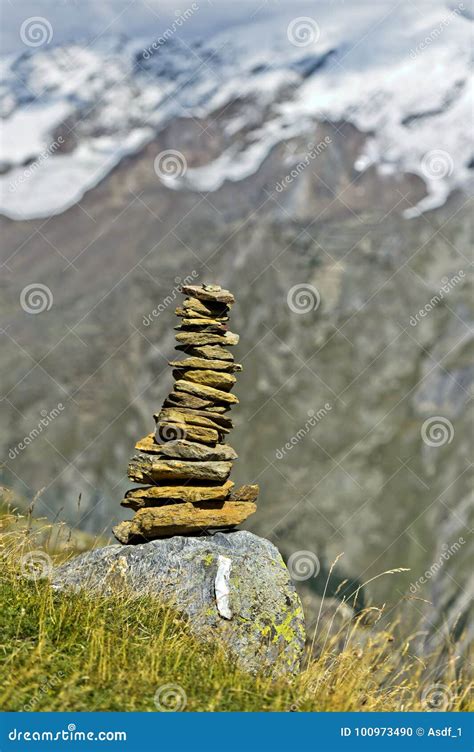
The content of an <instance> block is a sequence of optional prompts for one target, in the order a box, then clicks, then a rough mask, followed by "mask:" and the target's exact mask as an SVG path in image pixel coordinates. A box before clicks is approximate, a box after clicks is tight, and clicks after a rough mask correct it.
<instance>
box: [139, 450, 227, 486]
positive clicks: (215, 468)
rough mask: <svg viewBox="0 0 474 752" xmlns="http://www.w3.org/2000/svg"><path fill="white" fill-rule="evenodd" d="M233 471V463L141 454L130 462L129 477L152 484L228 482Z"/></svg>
mask: <svg viewBox="0 0 474 752" xmlns="http://www.w3.org/2000/svg"><path fill="white" fill-rule="evenodd" d="M231 470H232V462H223V461H219V460H216V461H212V460H183V459H168V458H167V457H166V458H161V457H156V456H155V455H152V454H139V455H137V456H136V457H132V459H131V460H130V463H129V465H128V477H129V478H130V479H131V480H134V481H135V482H136V483H150V481H155V480H158V481H159V480H170V481H179V480H198V481H207V480H213V481H217V482H223V481H225V480H227V478H228V477H229V475H230V471H231Z"/></svg>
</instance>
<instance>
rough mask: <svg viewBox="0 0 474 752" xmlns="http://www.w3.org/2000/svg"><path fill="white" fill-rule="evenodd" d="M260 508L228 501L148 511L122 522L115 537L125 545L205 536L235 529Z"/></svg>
mask: <svg viewBox="0 0 474 752" xmlns="http://www.w3.org/2000/svg"><path fill="white" fill-rule="evenodd" d="M255 510H256V505H255V504H253V503H252V502H250V501H224V502H208V503H200V502H199V503H197V504H191V503H188V502H184V503H182V504H169V505H167V506H163V507H145V508H144V509H140V510H138V512H137V513H136V514H135V516H134V518H133V519H132V520H130V521H127V522H121V523H119V524H118V525H117V526H116V527H114V528H113V533H114V535H115V537H116V538H117V540H119V541H120V542H121V543H130V542H133V541H134V540H135V539H144V540H153V539H154V538H159V537H163V536H166V535H187V534H192V533H194V534H196V533H197V534H199V533H205V532H206V531H207V530H213V529H219V528H227V527H235V525H239V524H240V523H241V522H243V521H244V520H246V519H247V517H250V515H251V514H253V513H254V512H255Z"/></svg>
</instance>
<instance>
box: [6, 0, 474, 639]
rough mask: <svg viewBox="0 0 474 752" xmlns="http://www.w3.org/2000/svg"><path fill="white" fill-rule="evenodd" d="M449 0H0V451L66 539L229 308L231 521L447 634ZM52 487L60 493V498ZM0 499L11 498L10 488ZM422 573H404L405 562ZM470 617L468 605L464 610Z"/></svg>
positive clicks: (463, 375)
mask: <svg viewBox="0 0 474 752" xmlns="http://www.w3.org/2000/svg"><path fill="white" fill-rule="evenodd" d="M472 18H473V12H472V5H471V4H470V3H468V2H467V0H466V2H460V3H455V2H446V0H430V2H426V3H425V2H417V3H412V2H408V1H406V2H405V1H402V2H400V3H395V2H381V3H369V2H367V3H365V2H349V1H346V2H343V1H339V2H338V1H337V0H336V1H335V2H330V1H329V0H328V2H322V1H320V2H312V3H304V2H301V3H300V2H298V3H289V2H288V3H285V2H283V1H282V2H279V3H278V2H262V3H261V4H259V3H257V2H254V3H252V2H242V3H239V4H238V7H236V4H231V3H228V4H227V3H224V2H217V1H214V2H213V3H207V2H206V3H198V2H196V3H187V4H186V7H185V4H181V5H180V7H179V9H178V8H177V7H176V4H173V3H165V4H163V3H157V2H154V0H149V2H142V1H141V0H135V1H133V0H132V2H128V3H127V2H122V0H110V1H109V2H102V3H100V4H97V3H95V4H94V3H92V2H81V3H80V4H79V3H75V2H73V1H70V2H54V3H53V2H47V1H46V0H43V2H35V3H29V2H21V3H20V2H18V3H15V2H13V3H9V2H6V1H5V2H4V3H3V4H2V20H3V25H2V26H3V36H2V51H3V56H2V85H1V97H0V107H1V114H2V118H3V120H2V138H1V148H0V166H1V174H0V212H1V217H0V225H1V234H2V249H1V252H0V266H1V275H0V288H1V299H0V313H1V332H0V335H1V342H2V350H1V354H2V357H1V365H0V368H1V385H2V386H1V394H0V409H1V414H2V431H1V433H0V446H1V455H2V458H3V464H2V468H1V470H0V472H1V475H0V478H1V481H2V483H3V484H4V486H6V487H9V488H13V489H15V491H16V492H17V493H18V494H20V495H21V496H23V497H24V498H25V499H26V500H28V501H29V500H30V499H31V498H32V497H33V496H34V495H35V494H36V493H38V492H39V491H41V497H40V501H39V502H38V503H39V511H41V512H42V513H44V514H47V515H48V516H49V517H50V518H51V519H54V517H57V516H61V517H62V518H64V519H66V520H67V521H68V522H69V523H71V524H76V525H78V526H79V527H80V528H82V529H83V530H86V531H89V532H94V533H102V532H105V533H107V532H108V531H109V530H110V528H111V526H112V525H113V524H115V523H116V522H117V520H118V519H121V518H124V517H126V516H127V515H126V513H124V512H123V511H122V509H121V507H120V506H119V502H120V500H121V498H122V495H123V493H124V491H125V490H126V489H127V488H128V487H129V486H130V482H129V481H127V478H126V470H127V463H128V459H129V457H130V456H131V455H132V454H133V447H134V442H135V441H136V439H137V438H139V437H141V436H144V435H145V434H146V433H149V432H150V431H151V430H152V429H153V425H152V421H151V415H152V413H153V412H154V411H155V410H156V409H157V408H158V407H159V406H160V404H161V401H162V399H163V398H164V397H165V396H166V394H167V393H168V391H169V389H170V385H171V369H170V368H169V367H168V366H167V361H168V359H169V358H170V357H171V356H172V355H173V352H174V350H173V348H174V331H173V326H174V325H175V318H174V307H175V302H176V301H178V300H179V299H180V295H179V292H178V290H179V283H180V281H182V280H184V278H185V277H187V276H191V275H192V276H193V277H194V278H195V279H196V280H198V281H202V282H217V283H219V284H222V285H223V286H226V287H228V288H229V289H231V290H232V291H233V292H234V294H235V296H236V299H237V303H236V305H235V307H234V309H233V312H232V314H233V315H232V320H231V329H232V330H233V331H236V332H238V333H239V334H240V335H241V341H240V345H239V346H238V347H237V348H236V359H237V360H238V361H239V362H241V363H243V366H244V370H243V372H242V374H239V378H238V382H237V385H236V393H237V395H238V396H239V397H240V400H241V404H240V406H239V407H238V408H237V409H236V410H234V413H233V418H234V420H235V423H236V428H235V429H234V432H233V434H232V437H231V443H232V445H233V446H234V447H235V448H236V449H237V451H238V453H239V458H240V459H239V461H238V463H237V468H236V471H234V475H235V477H234V480H235V481H236V482H241V483H245V482H258V483H259V484H260V487H261V498H260V505H259V511H258V514H257V515H256V516H255V518H252V519H251V520H250V521H249V524H248V525H247V527H248V528H249V529H251V530H252V531H254V532H256V533H258V534H260V535H263V536H265V537H267V538H269V539H271V540H272V541H273V542H274V543H276V544H277V545H278V546H279V548H280V550H281V551H282V552H283V554H284V555H285V556H286V557H288V556H290V555H291V554H292V553H295V552H302V551H303V552H308V551H309V552H311V553H312V554H314V556H317V558H318V561H319V565H318V571H319V574H318V575H317V576H315V577H313V578H311V579H310V580H309V582H306V583H305V584H306V585H307V586H311V587H312V588H313V589H314V590H316V591H318V592H321V591H322V589H323V588H324V583H325V578H324V577H323V574H324V573H325V572H327V571H328V568H329V566H330V564H331V562H333V561H334V559H335V558H336V556H338V555H339V554H341V553H342V552H343V553H344V555H343V556H342V557H341V559H340V560H339V562H338V566H337V570H336V575H337V576H336V577H335V581H336V582H339V583H340V582H341V581H342V580H344V579H345V578H348V580H349V581H350V582H355V583H362V582H365V581H366V580H369V579H370V578H372V577H375V576H376V575H378V574H380V573H381V572H382V571H384V570H387V569H391V568H396V567H407V568H410V571H409V572H405V573H400V574H398V575H397V576H396V577H394V576H392V577H390V576H389V577H381V578H379V579H377V580H375V581H374V582H373V583H371V584H370V585H369V586H368V587H367V598H368V599H369V601H371V602H375V603H377V604H381V603H386V604H387V610H388V613H392V614H393V611H394V609H395V613H397V611H396V609H397V608H398V607H399V604H400V603H403V610H402V612H401V613H402V614H403V616H402V620H403V621H406V622H407V624H408V623H410V622H411V621H414V620H415V619H417V620H419V619H420V618H422V619H423V620H424V624H425V625H426V635H427V637H426V639H428V641H430V642H436V641H439V640H441V639H443V637H444V636H445V634H446V632H449V633H451V634H453V635H454V636H456V637H460V636H461V635H462V644H463V645H465V644H467V643H468V641H469V639H470V638H472V632H471V634H469V631H466V630H467V627H466V624H467V619H468V613H469V606H470V602H471V599H472V589H473V585H472V576H471V574H470V573H471V571H472V558H471V559H470V553H471V552H472V546H471V538H470V530H471V529H472V508H473V505H472V475H471V474H470V468H471V467H472V461H471V457H472V441H471V437H472V412H471V411H472V408H471V402H470V396H471V394H472V376H473V360H472V328H471V321H472V286H471V283H470V281H471V278H472V277H471V273H470V247H471V240H472V232H471V220H470V217H471V213H472V209H471V203H472V202H471V200H470V198H471V193H472V190H471V188H472V168H473V164H474V162H473V153H472V139H471V132H472V115H471V107H472V97H471V89H470V86H472V83H470V80H469V76H468V73H469V62H470V56H471V45H470V35H471V28H472ZM79 495H81V506H80V514H79V513H78V509H77V499H78V497H79ZM26 503H27V502H26ZM420 578H421V579H420ZM471 629H472V622H471Z"/></svg>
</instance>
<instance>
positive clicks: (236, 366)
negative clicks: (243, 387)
mask: <svg viewBox="0 0 474 752" xmlns="http://www.w3.org/2000/svg"><path fill="white" fill-rule="evenodd" d="M168 365H170V366H173V367H174V368H204V369H206V368H208V369H212V370H213V371H231V372H232V371H241V370H242V366H241V365H240V363H233V362H229V361H227V360H208V359H207V358H185V359H184V360H170V361H169V363H168Z"/></svg>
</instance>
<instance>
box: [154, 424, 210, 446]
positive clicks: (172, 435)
mask: <svg viewBox="0 0 474 752" xmlns="http://www.w3.org/2000/svg"><path fill="white" fill-rule="evenodd" d="M222 435H223V434H222V433H221V432H220V431H216V430H214V428H205V427H204V426H193V425H192V424H190V423H183V422H182V421H181V422H176V423H173V422H165V421H160V422H159V423H157V424H156V431H155V436H156V439H157V441H175V440H176V439H180V438H181V439H183V438H185V437H186V439H189V441H197V442H201V443H202V444H216V443H217V442H218V441H219V438H220V437H221V436H222Z"/></svg>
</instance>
